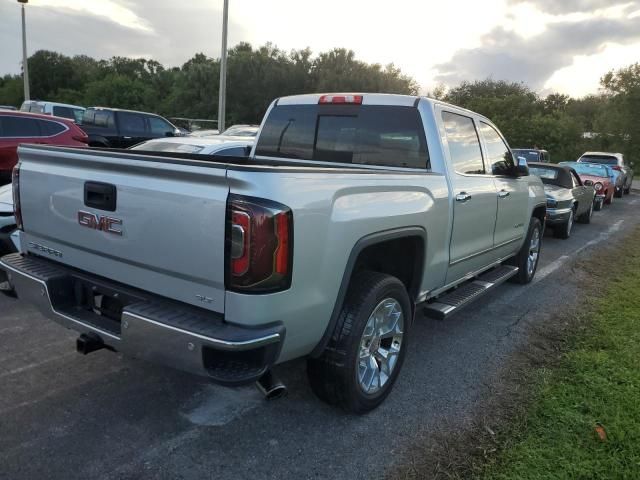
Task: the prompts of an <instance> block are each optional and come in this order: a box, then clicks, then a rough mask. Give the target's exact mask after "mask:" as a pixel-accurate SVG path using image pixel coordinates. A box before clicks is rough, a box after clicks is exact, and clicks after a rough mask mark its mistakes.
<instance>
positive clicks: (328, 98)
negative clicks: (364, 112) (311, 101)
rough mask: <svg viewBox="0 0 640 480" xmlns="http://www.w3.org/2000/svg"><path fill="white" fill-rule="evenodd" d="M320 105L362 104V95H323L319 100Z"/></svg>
mask: <svg viewBox="0 0 640 480" xmlns="http://www.w3.org/2000/svg"><path fill="white" fill-rule="evenodd" d="M318 103H319V104H320V105H323V104H331V105H335V104H348V105H362V95H322V96H321V97H320V100H318Z"/></svg>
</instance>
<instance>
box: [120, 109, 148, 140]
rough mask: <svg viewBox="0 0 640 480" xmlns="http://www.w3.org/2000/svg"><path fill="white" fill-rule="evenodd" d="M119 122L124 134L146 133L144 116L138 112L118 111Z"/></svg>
mask: <svg viewBox="0 0 640 480" xmlns="http://www.w3.org/2000/svg"><path fill="white" fill-rule="evenodd" d="M118 123H119V124H120V131H121V133H123V134H131V135H144V134H145V133H146V132H145V121H144V116H143V115H139V114H137V113H129V112H118Z"/></svg>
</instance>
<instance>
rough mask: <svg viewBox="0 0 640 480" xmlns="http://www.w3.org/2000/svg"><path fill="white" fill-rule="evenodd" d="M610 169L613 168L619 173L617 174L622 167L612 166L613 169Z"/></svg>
mask: <svg viewBox="0 0 640 480" xmlns="http://www.w3.org/2000/svg"><path fill="white" fill-rule="evenodd" d="M611 168H613V169H614V170H617V171H619V172H621V171H622V167H620V166H618V165H614V166H613V167H611Z"/></svg>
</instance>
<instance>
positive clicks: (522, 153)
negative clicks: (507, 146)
mask: <svg viewBox="0 0 640 480" xmlns="http://www.w3.org/2000/svg"><path fill="white" fill-rule="evenodd" d="M513 155H514V156H515V157H524V158H525V160H526V161H527V163H529V162H537V161H538V159H539V158H540V153H539V152H538V151H536V150H525V149H520V148H517V149H515V150H513Z"/></svg>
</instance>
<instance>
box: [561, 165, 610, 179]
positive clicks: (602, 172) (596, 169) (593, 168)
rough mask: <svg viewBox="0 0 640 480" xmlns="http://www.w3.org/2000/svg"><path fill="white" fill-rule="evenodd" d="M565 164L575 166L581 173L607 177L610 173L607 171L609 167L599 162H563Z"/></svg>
mask: <svg viewBox="0 0 640 480" xmlns="http://www.w3.org/2000/svg"><path fill="white" fill-rule="evenodd" d="M563 165H567V166H569V167H571V168H573V169H574V170H575V171H576V172H578V174H579V175H591V176H594V177H605V178H608V177H609V174H608V172H607V168H606V167H604V166H602V165H598V164H597V163H577V162H571V163H563Z"/></svg>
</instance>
